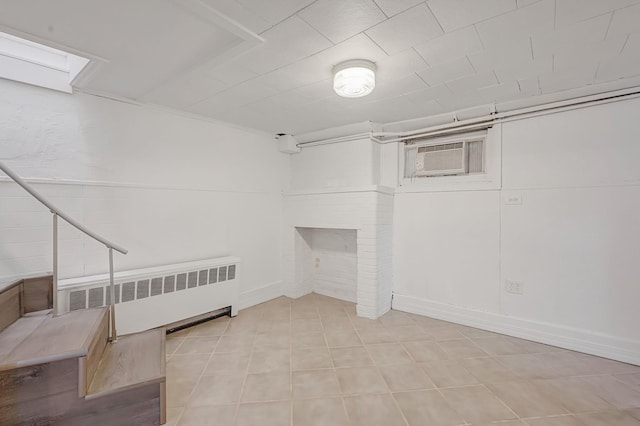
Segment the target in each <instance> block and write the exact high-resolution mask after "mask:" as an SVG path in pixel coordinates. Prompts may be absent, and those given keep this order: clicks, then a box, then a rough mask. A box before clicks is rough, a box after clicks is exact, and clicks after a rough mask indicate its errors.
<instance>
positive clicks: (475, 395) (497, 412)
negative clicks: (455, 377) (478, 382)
mask: <svg viewBox="0 0 640 426" xmlns="http://www.w3.org/2000/svg"><path fill="white" fill-rule="evenodd" d="M440 392H441V393H442V395H443V396H444V398H445V399H446V400H447V402H448V403H449V405H450V406H451V407H452V408H453V409H454V410H456V411H457V412H458V414H460V415H461V416H462V418H464V419H465V420H466V421H467V422H469V423H482V422H494V421H498V420H513V419H517V416H516V415H515V414H514V413H513V412H512V411H511V410H510V409H509V408H507V407H506V406H505V405H504V404H503V403H502V402H500V400H498V399H497V398H496V397H495V396H494V395H493V394H492V393H491V392H489V390H488V389H487V388H485V387H484V386H469V387H464V388H449V389H440Z"/></svg>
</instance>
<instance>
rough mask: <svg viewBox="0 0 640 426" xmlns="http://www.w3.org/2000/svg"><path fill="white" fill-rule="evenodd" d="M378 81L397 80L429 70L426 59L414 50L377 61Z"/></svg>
mask: <svg viewBox="0 0 640 426" xmlns="http://www.w3.org/2000/svg"><path fill="white" fill-rule="evenodd" d="M376 66H377V68H378V69H377V71H376V79H380V80H395V79H398V78H400V77H404V76H406V75H409V74H413V73H415V72H417V71H420V70H423V69H425V68H427V64H426V63H425V62H424V59H422V57H421V56H420V55H418V54H417V53H416V51H415V50H413V49H407V50H404V51H402V52H400V53H397V54H395V55H393V56H387V57H386V58H384V59H381V60H379V61H376Z"/></svg>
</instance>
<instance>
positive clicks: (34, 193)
mask: <svg viewBox="0 0 640 426" xmlns="http://www.w3.org/2000/svg"><path fill="white" fill-rule="evenodd" d="M0 170H2V171H3V172H4V173H5V174H6V175H7V176H9V178H11V179H12V180H13V181H14V182H15V183H17V184H18V185H20V186H21V187H22V188H23V189H24V190H25V191H27V192H28V193H29V194H31V195H32V196H33V197H34V198H35V199H36V200H38V201H39V202H40V203H42V204H43V205H44V206H45V207H47V208H48V209H49V211H50V212H51V214H52V215H53V315H54V316H58V315H59V314H60V312H59V310H58V218H61V219H62V220H64V221H65V222H67V223H68V224H69V225H71V226H73V227H74V228H76V229H78V230H79V231H81V232H84V233H85V234H86V235H88V236H89V237H91V238H93V239H94V240H96V241H98V242H100V243H102V244H104V245H105V246H106V247H107V249H109V287H110V294H111V300H110V301H109V313H110V317H111V337H110V340H111V342H113V343H115V342H116V341H117V340H118V334H117V332H116V310H115V302H116V299H115V291H114V279H113V251H114V250H115V251H117V252H120V253H122V254H127V250H126V249H124V248H123V247H121V246H119V245H117V244H115V243H112V242H111V241H109V240H107V239H106V238H104V237H101V236H100V235H98V234H96V233H95V232H93V231H91V230H90V229H88V228H87V227H85V226H84V225H82V224H81V223H78V222H76V221H75V220H74V219H73V218H71V217H70V216H68V215H67V214H65V213H64V212H63V211H61V210H60V209H58V208H57V207H55V206H54V205H53V204H52V203H51V202H50V201H49V200H47V199H46V198H45V197H43V196H42V195H41V194H40V193H39V192H38V191H36V190H35V189H33V188H32V187H31V186H30V185H29V184H28V183H26V182H25V181H24V180H23V179H22V178H21V177H20V176H18V175H17V174H15V173H14V172H13V171H12V170H11V169H9V168H8V167H7V166H6V165H5V164H3V163H2V162H1V161H0Z"/></svg>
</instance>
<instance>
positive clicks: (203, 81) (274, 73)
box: [0, 0, 640, 134]
mask: <svg viewBox="0 0 640 426" xmlns="http://www.w3.org/2000/svg"><path fill="white" fill-rule="evenodd" d="M0 10H1V13H0V30H2V31H5V32H8V33H12V34H14V35H18V36H22V37H25V38H28V39H31V40H33V41H36V42H40V43H43V44H47V45H49V46H52V47H55V48H62V49H65V50H67V51H70V52H72V53H77V54H81V55H83V56H85V57H88V58H91V59H92V66H90V67H89V68H88V69H87V71H86V72H84V73H83V74H82V75H81V76H80V78H79V79H77V80H76V81H75V82H74V86H75V87H76V88H77V89H79V90H82V91H86V92H91V93H99V94H102V95H107V96H113V97H118V98H126V99H131V100H134V101H137V102H142V103H151V104H157V105H161V106H165V107H170V108H175V109H179V110H182V111H187V112H189V113H193V114H198V115H203V116H206V117H210V118H214V119H217V120H221V121H226V122H230V123H234V124H238V125H241V126H245V127H250V128H254V129H259V130H264V131H267V132H270V133H291V134H301V133H307V132H311V131H315V130H319V129H325V128H330V127H335V126H341V125H345V124H348V123H356V122H362V121H373V122H378V123H388V122H394V121H400V120H408V119H412V118H418V117H426V116H433V115H438V114H442V113H447V112H452V111H459V110H464V109H467V108H472V107H476V106H482V105H496V107H497V108H498V109H500V108H502V109H508V108H515V107H518V106H520V107H521V106H527V105H534V104H537V103H542V102H544V101H545V100H549V99H553V100H559V99H569V98H572V97H575V96H579V95H586V94H593V93H598V92H603V91H607V90H613V89H621V88H628V87H636V86H640V0H606V1H604V0H537V1H536V0H428V1H416V0H315V1H313V0H268V1H267V0H136V1H130V0H110V1H104V0H57V1H55V2H52V1H46V0H21V1H19V2H16V1H10V0H0ZM34 11H37V13H34ZM360 58H362V59H369V60H371V61H373V62H375V63H376V65H377V67H378V73H377V87H376V89H375V91H374V92H373V93H372V94H371V95H370V96H367V97H365V98H359V99H345V98H340V97H338V96H337V95H336V94H335V93H334V92H333V90H332V83H331V78H332V72H331V71H332V68H333V66H334V65H335V64H337V63H339V62H342V61H344V60H348V59H360Z"/></svg>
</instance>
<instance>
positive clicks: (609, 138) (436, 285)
mask: <svg viewBox="0 0 640 426" xmlns="http://www.w3.org/2000/svg"><path fill="white" fill-rule="evenodd" d="M639 110H640V100H639V99H634V100H627V101H623V102H616V103H610V104H605V105H600V106H593V107H589V108H583V109H578V110H572V111H567V112H562V113H557V114H552V115H545V116H539V117H535V118H529V119H525V120H519V121H513V122H509V123H504V124H503V125H502V138H501V145H502V187H501V189H497V190H464V188H460V190H458V191H449V192H434V191H431V190H429V189H426V188H423V189H421V190H416V189H415V188H414V189H413V190H416V192H402V191H400V192H398V193H396V197H395V202H394V230H393V232H394V252H393V255H394V307H395V308H397V309H401V310H408V311H413V312H420V313H424V314H429V315H433V316H439V317H441V318H446V319H451V320H455V321H458V322H462V323H466V324H470V325H476V326H481V327H484V328H489V329H494V330H497V331H503V332H507V333H508V334H513V335H519V336H522V337H528V338H531V339H533V340H540V341H545V342H548V343H552V344H558V345H560V346H565V347H570V348H575V349H578V350H583V351H586V352H591V353H595V354H600V355H604V356H609V357H612V358H616V359H620V360H624V361H628V362H633V363H638V364H640V332H639V331H638V327H637V325H638V324H640V309H638V300H640V286H639V285H638V279H637V262H638V253H640V245H639V243H638V241H640V220H638V217H640V167H638V165H637V163H638V160H639V159H640V144H638V140H640V123H639V122H638V120H637V113H638V111H639ZM420 191H422V192H420ZM514 197H520V198H521V199H522V204H516V205H511V204H507V200H508V199H509V198H514ZM506 280H510V281H515V282H518V283H522V284H523V285H524V292H523V294H522V295H517V294H511V293H507V292H505V281H506Z"/></svg>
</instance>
